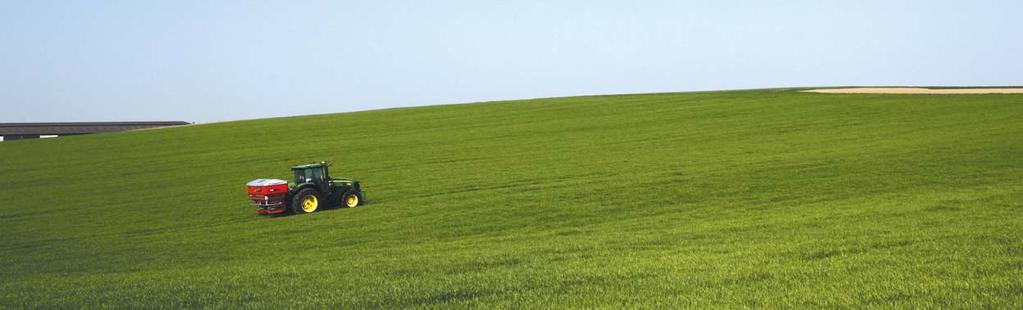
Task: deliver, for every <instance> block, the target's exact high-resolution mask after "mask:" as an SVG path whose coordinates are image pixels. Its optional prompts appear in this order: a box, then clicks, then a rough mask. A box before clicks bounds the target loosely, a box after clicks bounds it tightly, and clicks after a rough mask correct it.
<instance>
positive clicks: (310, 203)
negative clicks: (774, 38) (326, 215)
mask: <svg viewBox="0 0 1023 310" xmlns="http://www.w3.org/2000/svg"><path fill="white" fill-rule="evenodd" d="M319 205H320V201H319V200H318V199H316V195H309V196H305V198H302V211H305V212H306V213H308V212H313V211H316V207H317V206H319Z"/></svg>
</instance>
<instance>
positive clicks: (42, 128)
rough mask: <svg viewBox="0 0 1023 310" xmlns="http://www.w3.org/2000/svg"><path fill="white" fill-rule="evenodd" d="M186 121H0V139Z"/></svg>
mask: <svg viewBox="0 0 1023 310" xmlns="http://www.w3.org/2000/svg"><path fill="white" fill-rule="evenodd" d="M188 124H189V123H188V122H73V123H0V141H11V140H22V139H37V138H52V137H60V136H72V135H85V134H91V133H101V132H116V131H125V130H135V129H146V128H159V127H170V126H181V125H188Z"/></svg>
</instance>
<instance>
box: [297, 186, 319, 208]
mask: <svg viewBox="0 0 1023 310" xmlns="http://www.w3.org/2000/svg"><path fill="white" fill-rule="evenodd" d="M319 208H320V195H318V193H317V192H316V189H312V188H305V189H302V190H300V191H298V194H295V197H294V198H292V199H291V212H293V213H295V214H303V213H313V212H316V210H319Z"/></svg>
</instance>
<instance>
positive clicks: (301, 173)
mask: <svg viewBox="0 0 1023 310" xmlns="http://www.w3.org/2000/svg"><path fill="white" fill-rule="evenodd" d="M322 179H323V169H318V168H306V169H301V170H295V183H296V184H302V183H306V182H315V181H319V180H322Z"/></svg>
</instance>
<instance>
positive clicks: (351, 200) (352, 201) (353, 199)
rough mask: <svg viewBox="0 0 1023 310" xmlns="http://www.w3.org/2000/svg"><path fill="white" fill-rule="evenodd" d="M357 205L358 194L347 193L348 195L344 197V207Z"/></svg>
mask: <svg viewBox="0 0 1023 310" xmlns="http://www.w3.org/2000/svg"><path fill="white" fill-rule="evenodd" d="M357 205H359V195H355V194H352V195H348V197H345V206H346V207H349V208H354V207H355V206H357Z"/></svg>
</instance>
